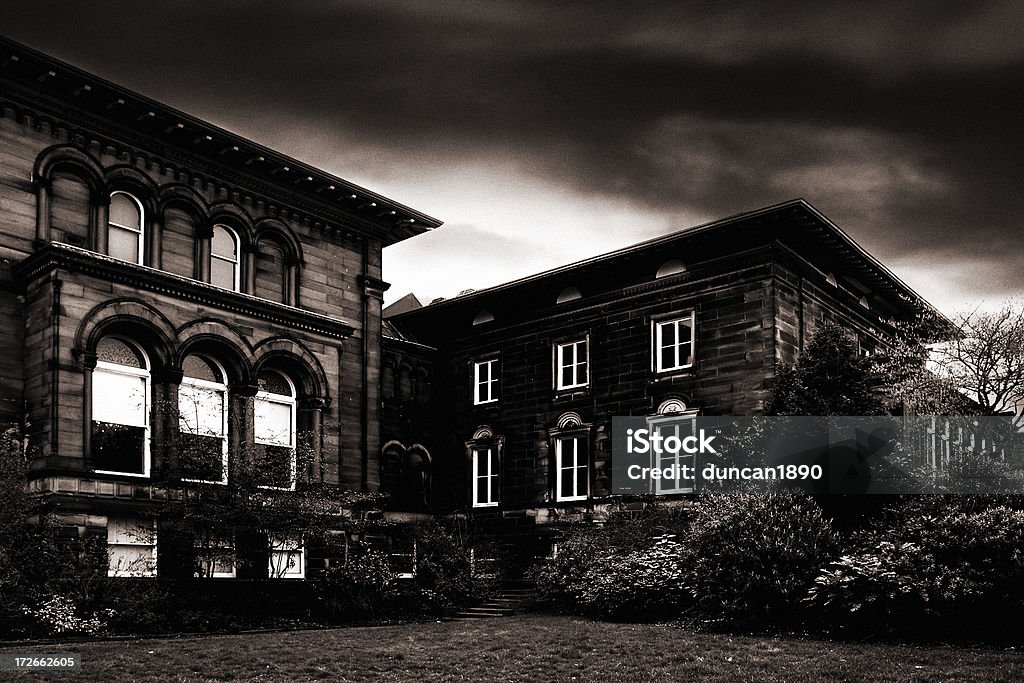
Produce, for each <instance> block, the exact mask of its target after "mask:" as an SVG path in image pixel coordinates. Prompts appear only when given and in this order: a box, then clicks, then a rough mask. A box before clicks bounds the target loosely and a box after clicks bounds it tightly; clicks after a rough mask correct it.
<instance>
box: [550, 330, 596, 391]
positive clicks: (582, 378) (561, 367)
mask: <svg viewBox="0 0 1024 683" xmlns="http://www.w3.org/2000/svg"><path fill="white" fill-rule="evenodd" d="M589 383H590V380H589V378H588V375H587V340H586V339H581V340H579V341H573V342H569V343H566V344H557V345H556V346H555V388H556V389H576V388H579V387H585V386H587V384H589Z"/></svg>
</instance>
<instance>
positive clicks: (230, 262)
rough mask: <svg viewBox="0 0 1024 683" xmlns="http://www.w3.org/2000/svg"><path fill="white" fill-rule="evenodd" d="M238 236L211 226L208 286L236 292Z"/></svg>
mask: <svg viewBox="0 0 1024 683" xmlns="http://www.w3.org/2000/svg"><path fill="white" fill-rule="evenodd" d="M238 252H239V249H238V235H237V234H235V231H234V230H232V229H231V228H229V227H227V226H224V225H215V226H213V240H212V241H211V243H210V284H213V285H217V286H218V287H223V288H224V289H230V290H233V291H236V292H237V291H238V283H239V271H240V268H239V267H238V263H239V259H238Z"/></svg>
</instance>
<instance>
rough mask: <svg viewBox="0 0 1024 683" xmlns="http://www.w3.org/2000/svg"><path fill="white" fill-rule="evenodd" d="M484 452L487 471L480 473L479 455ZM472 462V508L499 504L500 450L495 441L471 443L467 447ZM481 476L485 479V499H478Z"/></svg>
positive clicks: (490, 506)
mask: <svg viewBox="0 0 1024 683" xmlns="http://www.w3.org/2000/svg"><path fill="white" fill-rule="evenodd" d="M483 453H486V454H487V455H486V461H487V473H486V474H480V464H481V457H480V456H481V455H482V454H483ZM469 457H470V460H471V462H472V484H471V488H472V491H471V496H472V506H473V507H474V508H492V507H498V506H499V505H500V504H501V452H500V449H499V447H498V444H497V443H481V444H472V445H470V447H469ZM481 478H486V479H487V494H488V495H487V500H486V501H483V502H481V501H480V499H479V493H480V488H479V486H478V483H479V480H480V479H481Z"/></svg>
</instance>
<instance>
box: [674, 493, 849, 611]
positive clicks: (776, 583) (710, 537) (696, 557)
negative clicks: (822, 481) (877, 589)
mask: <svg viewBox="0 0 1024 683" xmlns="http://www.w3.org/2000/svg"><path fill="white" fill-rule="evenodd" d="M682 543H683V545H684V546H685V548H686V550H687V557H686V558H685V560H684V561H685V562H686V565H687V566H686V570H687V574H688V575H687V578H686V582H687V586H688V588H689V591H690V595H691V598H692V600H693V601H694V604H695V605H696V607H697V608H698V610H699V611H700V612H701V613H702V614H703V615H704V616H705V617H706V618H709V619H715V618H720V619H722V620H723V621H731V622H763V621H769V620H771V621H775V622H776V623H780V622H786V621H791V620H793V619H794V618H795V617H796V616H797V614H796V612H798V611H799V610H798V607H799V604H800V600H801V599H802V598H803V596H804V594H805V593H806V591H807V589H808V587H809V586H810V584H811V582H812V581H813V579H814V577H815V575H816V574H817V570H818V568H819V567H821V566H823V565H824V564H825V563H826V562H827V561H828V560H830V559H831V558H832V557H834V556H835V555H836V553H837V552H838V549H839V539H838V537H837V535H836V533H835V532H834V531H833V529H832V527H831V524H830V523H829V521H828V519H827V518H825V517H824V516H823V515H822V513H821V510H820V509H819V508H818V507H817V505H815V503H814V501H813V500H811V499H810V498H808V497H806V496H801V495H798V494H794V493H769V494H732V495H708V496H704V497H702V498H701V499H700V500H699V501H698V503H697V504H696V505H695V506H694V510H693V517H692V519H691V525H690V530H689V532H688V533H687V534H686V535H684V537H683V539H682Z"/></svg>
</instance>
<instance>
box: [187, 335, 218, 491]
mask: <svg viewBox="0 0 1024 683" xmlns="http://www.w3.org/2000/svg"><path fill="white" fill-rule="evenodd" d="M181 365H182V371H183V373H184V376H183V378H182V380H181V386H180V387H179V389H178V423H179V429H180V431H181V453H180V460H181V466H182V472H183V474H184V475H185V478H186V479H188V480H189V481H200V482H208V483H214V484H226V483H227V481H228V410H227V408H228V403H227V401H228V387H227V379H226V374H225V372H224V368H223V367H221V365H220V363H218V362H217V361H215V360H213V359H212V358H207V357H206V356H199V355H190V356H188V357H187V358H185V361H184V362H183V363H182V364H181Z"/></svg>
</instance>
